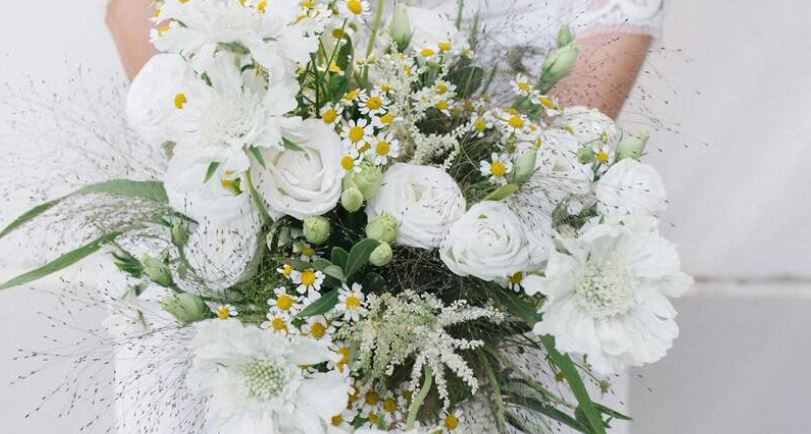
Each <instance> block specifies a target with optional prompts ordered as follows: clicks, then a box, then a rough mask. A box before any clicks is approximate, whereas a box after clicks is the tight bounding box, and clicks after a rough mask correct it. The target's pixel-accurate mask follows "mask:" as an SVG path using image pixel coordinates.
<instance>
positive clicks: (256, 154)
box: [248, 146, 267, 169]
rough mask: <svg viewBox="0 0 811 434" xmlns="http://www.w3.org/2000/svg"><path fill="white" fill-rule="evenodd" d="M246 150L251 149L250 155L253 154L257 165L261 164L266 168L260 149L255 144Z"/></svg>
mask: <svg viewBox="0 0 811 434" xmlns="http://www.w3.org/2000/svg"><path fill="white" fill-rule="evenodd" d="M248 150H249V151H251V155H253V158H255V159H256V161H257V162H258V163H259V165H260V166H262V168H263V169H267V165H266V164H265V156H264V155H262V150H261V149H259V148H257V147H256V146H251V147H250V148H248Z"/></svg>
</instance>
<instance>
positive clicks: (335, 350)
mask: <svg viewBox="0 0 811 434" xmlns="http://www.w3.org/2000/svg"><path fill="white" fill-rule="evenodd" d="M330 349H331V350H332V356H331V357H330V360H329V361H327V368H329V369H332V370H334V371H336V372H339V373H340V374H341V375H345V376H349V372H350V368H351V365H352V347H350V346H349V344H348V343H345V342H340V343H336V344H333V345H332V346H331V347H330Z"/></svg>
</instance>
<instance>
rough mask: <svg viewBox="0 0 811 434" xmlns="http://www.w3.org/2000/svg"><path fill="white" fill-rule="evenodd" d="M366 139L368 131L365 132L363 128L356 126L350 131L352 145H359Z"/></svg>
mask: <svg viewBox="0 0 811 434" xmlns="http://www.w3.org/2000/svg"><path fill="white" fill-rule="evenodd" d="M364 137H366V130H364V129H363V127H357V126H355V127H352V128H350V129H349V140H351V141H352V143H358V142H360V141H361V140H363V138H364Z"/></svg>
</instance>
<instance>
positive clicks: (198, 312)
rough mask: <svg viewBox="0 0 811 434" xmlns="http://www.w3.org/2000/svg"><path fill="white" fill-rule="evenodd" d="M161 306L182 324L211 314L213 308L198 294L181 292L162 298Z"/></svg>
mask: <svg viewBox="0 0 811 434" xmlns="http://www.w3.org/2000/svg"><path fill="white" fill-rule="evenodd" d="M160 303H161V307H163V310H165V311H166V312H169V313H170V314H171V315H172V316H173V317H175V319H177V320H178V321H179V322H180V323H181V324H184V325H186V324H191V323H194V322H197V321H200V320H203V319H206V318H209V317H210V316H211V309H209V308H208V306H207V305H206V303H205V301H203V299H202V298H200V297H199V296H197V295H194V294H189V293H188V292H181V293H178V294H172V295H170V296H168V297H166V298H164V299H163V300H161V302H160Z"/></svg>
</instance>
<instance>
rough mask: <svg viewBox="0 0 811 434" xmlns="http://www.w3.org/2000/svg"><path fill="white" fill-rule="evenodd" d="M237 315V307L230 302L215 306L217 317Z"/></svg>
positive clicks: (223, 317) (227, 317)
mask: <svg viewBox="0 0 811 434" xmlns="http://www.w3.org/2000/svg"><path fill="white" fill-rule="evenodd" d="M237 315H239V312H238V311H237V308H235V307H234V306H231V305H230V304H223V305H220V306H218V307H217V318H219V319H229V318H233V317H235V316H237Z"/></svg>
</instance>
